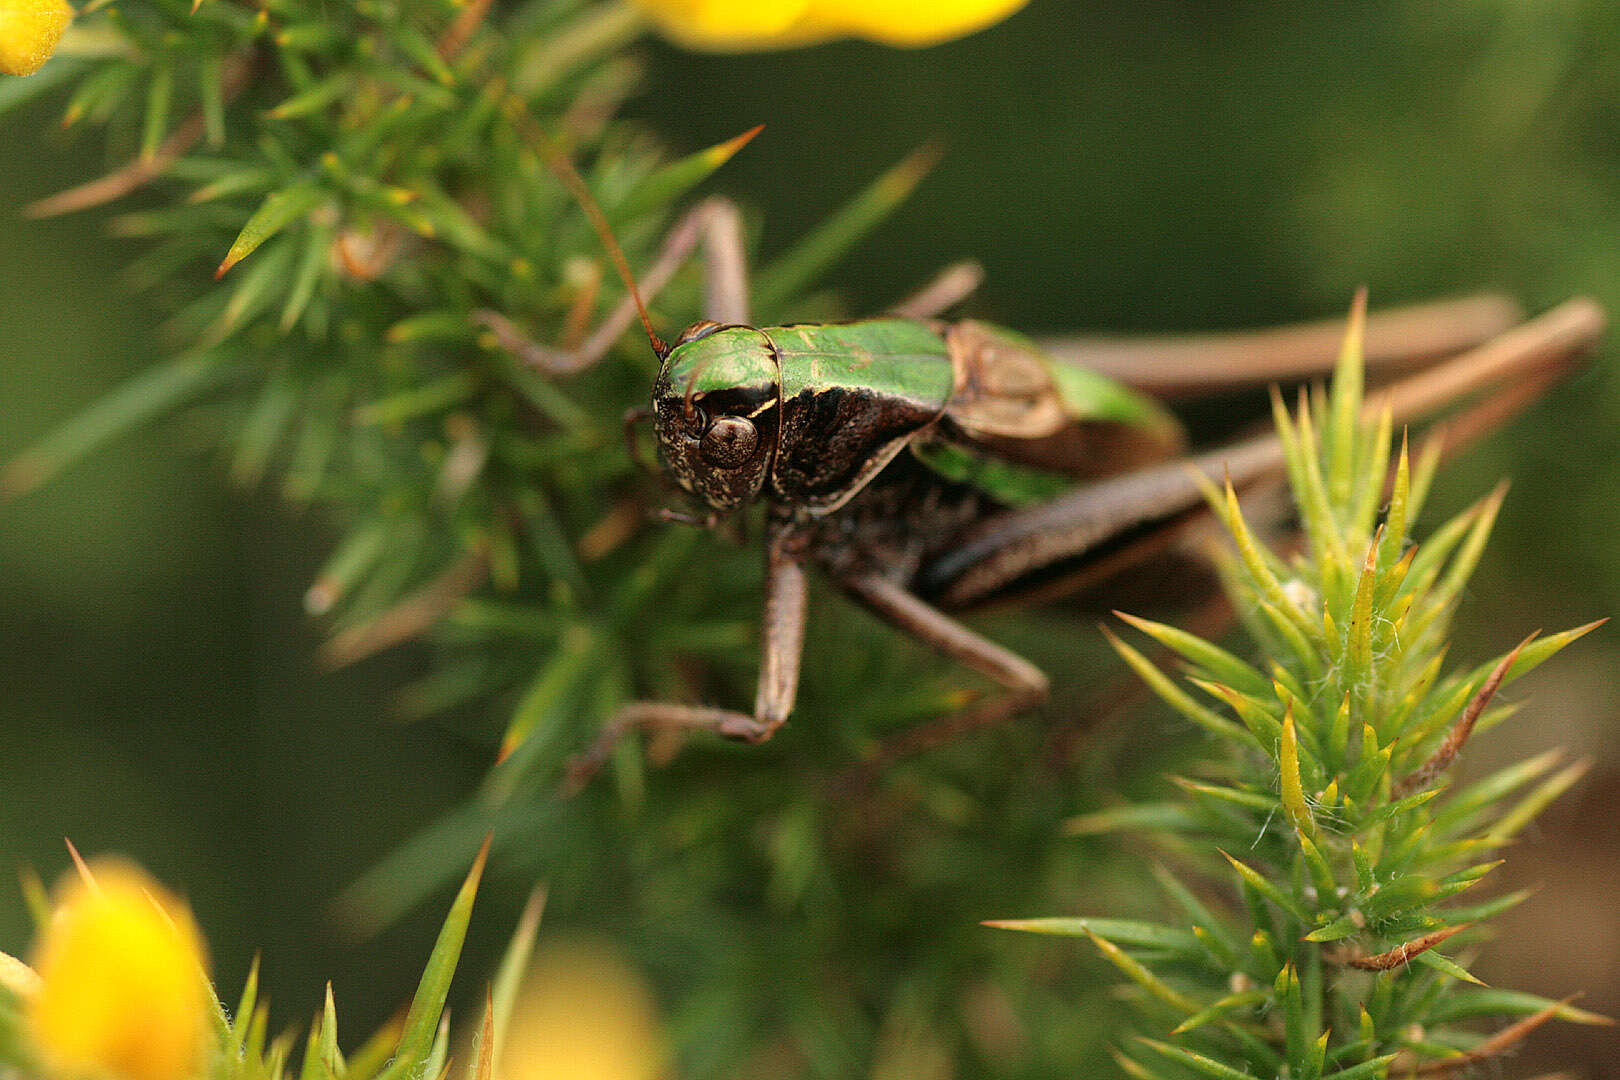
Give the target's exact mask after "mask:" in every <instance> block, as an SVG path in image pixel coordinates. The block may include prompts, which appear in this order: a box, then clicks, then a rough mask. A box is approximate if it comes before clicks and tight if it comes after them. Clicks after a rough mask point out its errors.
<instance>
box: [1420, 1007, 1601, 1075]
mask: <svg viewBox="0 0 1620 1080" xmlns="http://www.w3.org/2000/svg"><path fill="white" fill-rule="evenodd" d="M1579 996H1580V995H1578V994H1576V995H1571V996H1570V997H1567V998H1565V999H1564V1000H1563V1001H1556V1002H1554V1003H1553V1004H1551V1005H1548V1006H1547V1007H1546V1008H1545V1009H1542V1010H1541V1011H1540V1012H1538V1013H1534V1014H1533V1015H1530V1016H1527V1017H1525V1018H1524V1019H1523V1020H1520V1021H1518V1022H1517V1023H1513V1024H1509V1025H1508V1026H1507V1027H1505V1028H1503V1029H1502V1030H1501V1031H1498V1032H1497V1033H1496V1034H1495V1035H1492V1036H1491V1037H1490V1038H1488V1039H1486V1040H1485V1041H1484V1042H1482V1043H1480V1044H1479V1045H1478V1046H1476V1047H1474V1048H1473V1049H1472V1050H1469V1051H1466V1052H1464V1053H1460V1054H1458V1055H1457V1056H1456V1057H1448V1058H1441V1059H1439V1060H1438V1061H1425V1062H1423V1063H1422V1064H1409V1065H1406V1066H1404V1071H1403V1072H1402V1073H1401V1074H1400V1075H1402V1076H1444V1075H1446V1074H1447V1073H1452V1072H1455V1071H1456V1070H1458V1069H1464V1068H1467V1067H1468V1066H1470V1065H1478V1064H1479V1063H1480V1062H1482V1061H1488V1060H1490V1059H1491V1058H1493V1057H1496V1056H1497V1055H1498V1054H1501V1053H1505V1052H1506V1051H1508V1050H1511V1049H1512V1048H1513V1047H1514V1046H1516V1045H1518V1044H1519V1043H1521V1042H1523V1041H1524V1040H1525V1038H1526V1037H1528V1036H1529V1034H1530V1033H1531V1032H1532V1031H1534V1030H1536V1028H1538V1027H1540V1026H1541V1025H1543V1024H1545V1023H1546V1022H1547V1021H1549V1020H1551V1019H1552V1018H1553V1017H1554V1016H1557V1015H1558V1011H1559V1010H1560V1009H1562V1008H1563V1007H1564V1006H1565V1005H1568V1004H1569V1003H1570V1002H1572V1001H1574V1000H1575V998H1576V997H1579ZM1390 1071H1391V1073H1392V1074H1393V1073H1394V1069H1393V1068H1392V1069H1391V1070H1390Z"/></svg>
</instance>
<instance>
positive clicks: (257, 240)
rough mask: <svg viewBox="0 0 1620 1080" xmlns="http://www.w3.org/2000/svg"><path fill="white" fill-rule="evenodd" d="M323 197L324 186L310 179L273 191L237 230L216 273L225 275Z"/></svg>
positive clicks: (220, 275) (312, 207) (217, 275)
mask: <svg viewBox="0 0 1620 1080" xmlns="http://www.w3.org/2000/svg"><path fill="white" fill-rule="evenodd" d="M324 197H325V193H324V192H323V191H322V190H321V188H320V187H319V186H318V185H316V184H314V183H313V182H310V181H304V182H302V183H298V184H294V185H293V186H291V187H288V188H283V189H282V190H280V191H274V192H271V194H270V195H269V197H268V198H266V199H265V200H264V202H263V203H262V204H261V205H260V206H259V209H258V210H256V211H254V213H253V216H252V217H250V218H248V219H247V223H246V224H244V225H243V226H242V231H241V232H240V233H238V234H237V237H236V241H235V243H233V244H231V249H230V250H229V251H227V252H226V253H225V259H224V261H223V262H221V263H220V264H219V268H218V269H217V270H215V271H214V276H215V277H224V276H225V274H226V272H227V271H228V270H230V268H231V267H233V266H235V265H236V264H237V263H239V262H241V261H242V260H243V259H245V258H247V257H248V256H249V255H251V254H253V252H254V251H256V250H257V249H258V248H259V245H261V244H263V243H264V242H265V241H266V240H268V239H270V238H271V237H272V236H274V235H276V233H278V232H280V231H281V230H282V229H285V228H286V227H287V226H288V225H291V224H292V223H293V222H295V221H297V220H298V219H299V218H301V217H303V216H304V215H305V214H307V213H309V212H310V211H311V210H313V209H314V208H315V207H316V205H317V204H319V203H320V201H321V199H322V198H324Z"/></svg>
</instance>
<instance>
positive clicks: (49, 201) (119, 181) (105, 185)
mask: <svg viewBox="0 0 1620 1080" xmlns="http://www.w3.org/2000/svg"><path fill="white" fill-rule="evenodd" d="M252 67H253V65H252V64H251V63H250V62H249V61H248V60H247V59H246V58H243V57H237V58H235V60H234V61H233V62H232V63H231V64H229V65H228V66H227V67H226V69H225V77H224V80H223V87H222V91H223V94H224V96H225V100H226V101H230V100H231V99H232V98H234V97H235V96H236V95H237V94H238V93H239V92H241V90H242V88H243V87H244V86H246V85H247V81H248V73H249V72H250V71H251V70H252ZM204 128H205V124H204V121H203V115H202V113H201V112H200V111H199V112H197V113H195V114H194V115H192V116H191V117H190V118H189V119H188V120H186V122H185V123H183V124H181V125H180V126H179V127H177V128H175V129H174V131H173V132H172V133H170V135H169V137H168V138H167V139H164V140H163V142H162V143H160V144H159V145H158V148H157V149H156V150H154V151H153V152H152V153H151V154H150V155H149V156H142V157H136V158H134V159H132V160H131V161H130V162H129V163H128V164H126V165H124V166H122V167H121V168H117V169H114V170H113V171H112V172H110V173H108V174H107V175H106V176H102V177H98V178H97V179H95V180H90V181H88V182H86V183H83V184H79V185H78V186H76V187H70V188H68V189H67V190H66V191H58V192H57V193H56V194H55V195H47V196H46V197H45V198H43V199H40V200H38V201H37V202H32V203H29V204H28V205H27V206H25V207H23V214H24V215H25V216H27V217H34V218H42V217H56V216H57V215H59V214H71V213H74V212H76V211H79V210H88V209H90V208H91V207H93V206H101V205H103V204H105V203H110V202H112V201H113V200H114V199H121V198H123V197H124V196H125V195H128V194H129V193H130V192H132V191H135V190H136V189H138V188H141V187H144V186H145V185H147V184H149V183H151V182H152V181H153V180H155V179H157V178H158V177H159V176H162V175H163V174H164V173H165V172H167V171H168V170H169V167H170V166H172V165H173V164H174V163H175V162H177V161H179V160H180V159H181V158H182V157H184V156H185V155H186V151H188V150H190V149H191V148H192V147H193V146H195V145H196V143H197V140H198V139H200V138H202V135H203V131H204Z"/></svg>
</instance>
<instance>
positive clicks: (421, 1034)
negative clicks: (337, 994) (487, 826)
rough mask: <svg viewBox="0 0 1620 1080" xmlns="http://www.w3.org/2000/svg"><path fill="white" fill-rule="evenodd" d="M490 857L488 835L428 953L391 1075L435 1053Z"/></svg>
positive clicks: (404, 1073)
mask: <svg viewBox="0 0 1620 1080" xmlns="http://www.w3.org/2000/svg"><path fill="white" fill-rule="evenodd" d="M488 858H489V839H488V838H487V837H486V838H485V840H484V846H483V848H482V849H481V850H480V851H479V853H478V857H477V858H476V859H475V860H473V865H472V869H471V870H470V871H469V872H468V874H467V879H466V880H465V881H464V882H463V883H462V885H461V890H460V891H459V892H458V893H457V894H456V899H455V903H453V904H452V905H451V906H450V914H449V915H448V916H446V917H445V920H444V927H443V928H442V929H441V930H440V931H439V939H438V941H437V942H435V943H434V946H433V952H432V954H431V955H430V956H429V957H428V963H427V968H426V969H425V970H424V971H423V972H422V981H421V983H420V984H419V985H418V987H417V990H416V996H415V997H414V998H413V999H412V1000H411V1007H410V1011H409V1012H407V1013H406V1014H405V1024H404V1027H403V1029H402V1030H401V1032H400V1037H399V1046H398V1047H397V1048H396V1050H395V1057H394V1061H393V1064H391V1065H390V1066H389V1067H388V1073H389V1075H390V1076H399V1077H408V1076H412V1075H413V1074H414V1073H415V1071H416V1070H417V1069H419V1068H420V1067H421V1066H422V1065H423V1064H425V1063H426V1062H427V1061H428V1058H429V1056H430V1055H431V1054H432V1053H433V1047H434V1043H435V1042H437V1041H438V1035H439V1018H440V1016H441V1014H442V1013H443V1011H444V999H445V997H446V996H447V995H448V994H449V993H450V979H451V976H453V975H454V974H455V970H456V961H457V960H458V959H459V958H460V956H461V943H462V942H463V941H464V940H466V937H467V924H468V923H469V922H470V921H471V919H472V908H473V898H474V897H475V896H477V894H478V880H479V878H480V877H482V876H483V873H484V862H485V860H487V859H488Z"/></svg>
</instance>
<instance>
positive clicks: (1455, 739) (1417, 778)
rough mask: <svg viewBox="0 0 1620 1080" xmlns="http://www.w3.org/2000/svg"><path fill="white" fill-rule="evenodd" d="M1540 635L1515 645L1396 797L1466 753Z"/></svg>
mask: <svg viewBox="0 0 1620 1080" xmlns="http://www.w3.org/2000/svg"><path fill="white" fill-rule="evenodd" d="M1540 633H1541V631H1540V630H1537V631H1536V632H1535V633H1533V634H1531V635H1530V636H1529V637H1527V638H1525V639H1524V640H1523V641H1521V642H1519V643H1518V644H1517V645H1515V646H1514V647H1513V651H1512V652H1510V653H1508V654H1507V655H1506V656H1504V657H1502V662H1501V663H1499V664H1497V665H1496V669H1495V670H1494V671H1492V672H1491V674H1490V678H1488V679H1486V680H1485V685H1484V686H1481V687H1480V688H1479V693H1477V694H1475V695H1474V700H1472V701H1470V702H1469V703H1468V707H1467V708H1466V709H1464V710H1463V714H1462V718H1461V719H1460V720H1458V721H1457V722H1456V724H1454V725H1452V728H1451V731H1450V732H1448V733H1447V735H1446V737H1445V741H1443V742H1442V743H1441V744H1440V745H1439V747H1438V748H1437V749H1436V750H1435V752H1434V753H1433V754H1432V755H1430V757H1429V760H1428V761H1425V762H1424V763H1423V764H1422V765H1419V766H1418V767H1417V769H1416V770H1414V771H1413V772H1412V773H1410V774H1409V775H1407V776H1406V777H1405V778H1404V779H1402V780H1400V781H1399V782H1397V783H1396V784H1395V787H1394V790H1393V792H1392V795H1393V797H1394V798H1397V799H1399V798H1401V797H1402V796H1404V795H1408V794H1410V793H1411V792H1413V791H1416V790H1417V789H1418V788H1420V787H1422V786H1423V785H1424V784H1427V783H1428V782H1429V781H1430V780H1433V779H1434V778H1435V777H1436V776H1439V775H1440V773H1442V772H1443V771H1445V768H1446V766H1448V765H1450V764H1451V763H1452V761H1454V760H1455V759H1456V757H1457V755H1458V754H1459V753H1460V752H1461V751H1462V748H1463V743H1465V742H1467V741H1468V736H1469V735H1470V734H1472V732H1473V730H1474V723H1475V722H1476V721H1477V720H1478V719H1479V716H1480V714H1481V713H1483V712H1484V711H1485V706H1487V705H1489V704H1490V703H1491V698H1493V697H1495V696H1496V690H1497V688H1498V687H1499V686H1501V685H1502V680H1503V679H1505V678H1507V673H1508V669H1509V668H1511V667H1512V666H1513V662H1514V661H1515V660H1517V659H1518V658H1519V652H1520V650H1522V649H1523V648H1524V647H1525V646H1526V645H1528V644H1530V643H1531V642H1532V641H1534V640H1535V639H1536V637H1537V636H1538V635H1539V634H1540Z"/></svg>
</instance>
